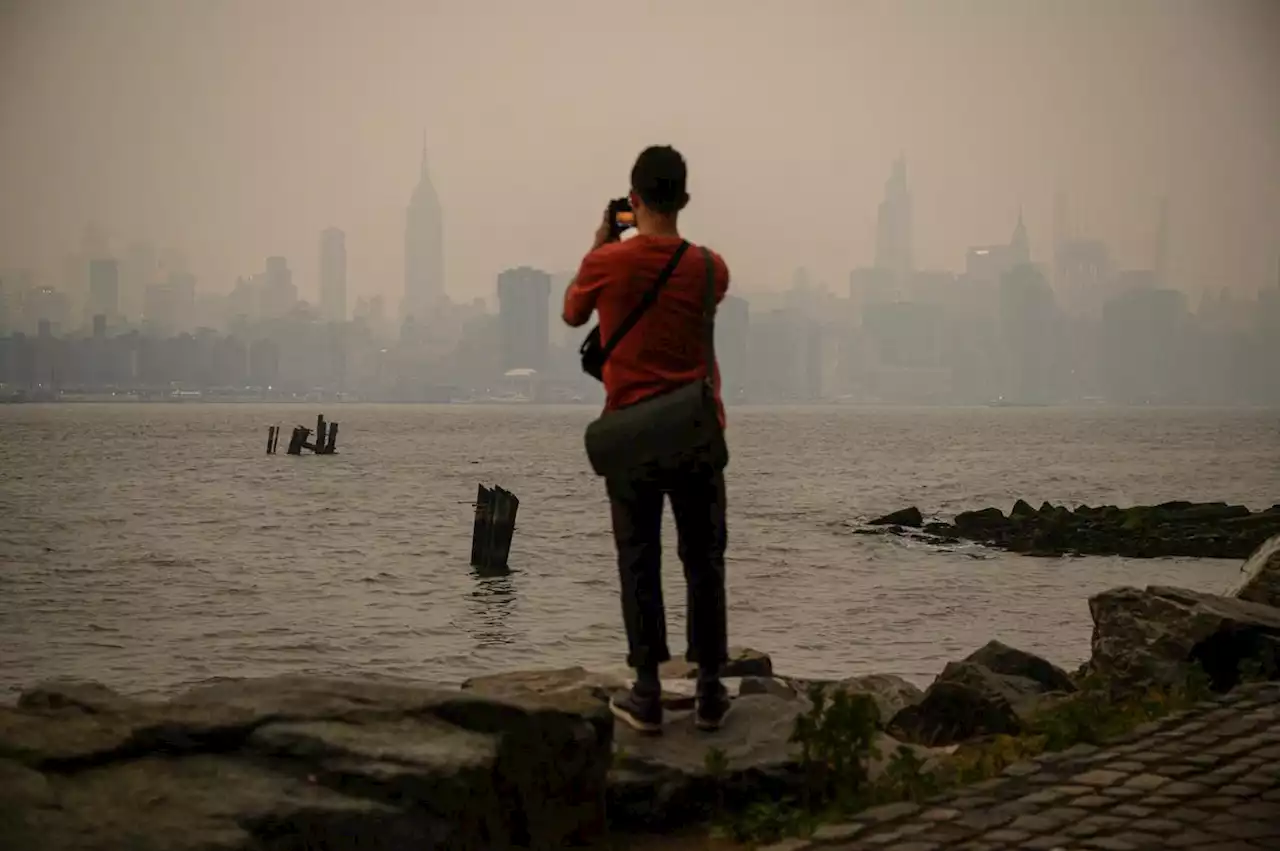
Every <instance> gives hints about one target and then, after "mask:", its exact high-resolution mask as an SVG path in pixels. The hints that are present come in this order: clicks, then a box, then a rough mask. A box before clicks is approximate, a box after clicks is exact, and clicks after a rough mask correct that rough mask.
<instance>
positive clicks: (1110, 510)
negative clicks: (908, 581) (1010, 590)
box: [890, 500, 1280, 558]
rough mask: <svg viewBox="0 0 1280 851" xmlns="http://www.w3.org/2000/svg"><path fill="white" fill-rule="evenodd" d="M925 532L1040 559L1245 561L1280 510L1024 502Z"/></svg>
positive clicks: (1279, 525) (1274, 529)
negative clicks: (1007, 510) (1036, 504)
mask: <svg viewBox="0 0 1280 851" xmlns="http://www.w3.org/2000/svg"><path fill="white" fill-rule="evenodd" d="M890 528H891V530H894V529H893V527H890ZM924 530H925V531H926V532H928V533H929V534H931V535H934V536H937V537H939V538H954V537H960V538H967V539H968V540H971V541H976V542H978V543H982V544H986V545H988V546H992V547H998V548H1000V549H1005V550H1010V551H1012V552H1018V553H1025V554H1027V555H1037V556H1060V555H1065V554H1068V553H1075V554H1080V555H1120V556H1126V557H1129V558H1156V557H1162V556H1183V557H1192V558H1245V557H1247V556H1248V555H1249V554H1250V553H1251V552H1253V551H1254V550H1255V549H1256V548H1257V547H1258V546H1260V545H1261V544H1262V543H1263V541H1265V540H1267V538H1269V537H1271V536H1274V535H1280V512H1275V511H1272V510H1271V509H1268V510H1266V511H1258V512H1250V511H1249V509H1248V508H1246V507H1244V506H1242V505H1228V504H1227V503H1224V502H1210V503H1192V502H1166V503H1162V504H1160V505H1150V506H1142V505H1139V506H1134V507H1132V508H1123V509H1122V508H1117V507H1116V506H1114V505H1104V506H1098V507H1091V506H1087V505H1081V506H1078V507H1077V508H1076V509H1075V510H1074V511H1069V510H1067V509H1066V508H1065V507H1064V506H1054V505H1051V504H1050V503H1048V502H1046V503H1044V504H1043V505H1041V506H1040V508H1039V510H1035V509H1032V508H1031V506H1030V504H1029V503H1027V502H1025V501H1023V500H1018V502H1017V503H1016V504H1015V505H1014V507H1013V511H1012V512H1011V513H1010V515H1009V516H1008V517H1005V516H1004V514H1003V513H1001V511H1000V509H998V508H984V509H982V510H980V511H965V512H962V513H960V514H958V515H956V518H955V521H954V522H953V523H929V524H927V525H925V527H924Z"/></svg>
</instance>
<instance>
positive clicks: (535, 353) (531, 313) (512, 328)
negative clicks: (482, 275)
mask: <svg viewBox="0 0 1280 851" xmlns="http://www.w3.org/2000/svg"><path fill="white" fill-rule="evenodd" d="M550 301H551V276H550V275H549V274H547V273H546V272H543V271H541V270H540V269H531V268H529V267H528V266H521V267H520V268H518V269H508V270H507V271H505V272H503V273H502V274H500V275H498V318H499V325H500V334H501V338H502V371H503V372H507V371H509V370H512V369H535V370H538V371H539V372H543V371H545V370H546V368H547V359H548V358H547V356H548V352H549V349H550V339H549V330H550V329H549V326H548V322H549V318H548V317H549V313H550Z"/></svg>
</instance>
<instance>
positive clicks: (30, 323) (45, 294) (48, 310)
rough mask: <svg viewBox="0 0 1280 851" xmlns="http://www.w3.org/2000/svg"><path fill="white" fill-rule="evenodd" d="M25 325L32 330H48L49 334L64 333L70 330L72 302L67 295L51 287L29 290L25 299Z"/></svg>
mask: <svg viewBox="0 0 1280 851" xmlns="http://www.w3.org/2000/svg"><path fill="white" fill-rule="evenodd" d="M22 313H23V320H24V324H25V325H26V326H27V327H29V328H32V329H40V328H44V329H48V333H50V334H52V333H63V332H65V331H67V330H69V329H70V324H71V300H70V299H69V298H67V294H66V293H63V292H59V291H58V290H56V289H54V288H53V287H50V286H43V287H36V288H34V289H31V290H28V291H27V293H26V296H25V297H24V298H23V303H22Z"/></svg>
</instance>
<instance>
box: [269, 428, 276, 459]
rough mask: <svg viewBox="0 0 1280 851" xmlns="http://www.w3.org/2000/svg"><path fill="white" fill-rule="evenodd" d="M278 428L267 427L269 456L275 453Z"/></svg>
mask: <svg viewBox="0 0 1280 851" xmlns="http://www.w3.org/2000/svg"><path fill="white" fill-rule="evenodd" d="M275 439H276V427H275V426H267V454H268V455H271V454H274V453H275V451H276V450H275Z"/></svg>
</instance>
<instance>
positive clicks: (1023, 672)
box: [965, 641, 1076, 692]
mask: <svg viewBox="0 0 1280 851" xmlns="http://www.w3.org/2000/svg"><path fill="white" fill-rule="evenodd" d="M965 661H966V662H971V663H973V664H975V665H981V666H982V667H984V668H986V669H988V670H990V671H994V672H995V673H997V674H1004V675H1005V676H1010V677H1020V678H1022V679H1026V680H1032V681H1033V682H1036V683H1039V684H1040V686H1041V687H1042V689H1043V690H1044V691H1047V692H1048V691H1065V692H1072V691H1075V690H1076V687H1075V683H1074V682H1072V680H1071V676H1070V675H1069V674H1068V673H1067V672H1066V671H1064V670H1062V669H1061V668H1059V667H1058V666H1057V665H1055V664H1053V663H1052V662H1049V661H1047V660H1045V659H1042V658H1040V657H1039V656H1037V655H1036V654H1034V653H1028V652H1026V651H1025V650H1019V649H1017V648H1016V647H1010V646H1009V645H1007V644H1002V643H1000V642H999V641H988V642H987V643H986V644H984V645H983V646H982V647H979V648H978V649H977V650H975V651H974V652H972V653H970V654H969V655H968V657H966V658H965Z"/></svg>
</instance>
